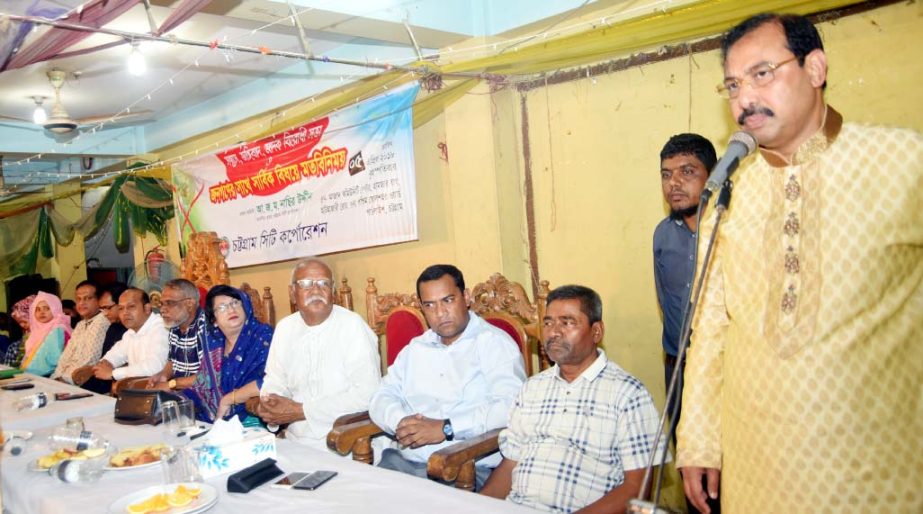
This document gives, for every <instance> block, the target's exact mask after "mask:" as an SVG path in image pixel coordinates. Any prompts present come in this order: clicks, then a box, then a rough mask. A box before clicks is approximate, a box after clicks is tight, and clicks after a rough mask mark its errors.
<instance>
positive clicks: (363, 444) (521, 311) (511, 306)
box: [327, 273, 548, 490]
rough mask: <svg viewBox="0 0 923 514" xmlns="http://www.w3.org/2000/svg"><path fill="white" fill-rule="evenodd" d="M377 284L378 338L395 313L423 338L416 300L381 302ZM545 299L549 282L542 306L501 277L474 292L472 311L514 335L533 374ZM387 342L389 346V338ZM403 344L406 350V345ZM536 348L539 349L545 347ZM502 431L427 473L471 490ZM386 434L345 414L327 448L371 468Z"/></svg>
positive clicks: (373, 303)
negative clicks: (415, 325)
mask: <svg viewBox="0 0 923 514" xmlns="http://www.w3.org/2000/svg"><path fill="white" fill-rule="evenodd" d="M374 282H375V281H374V279H372V278H369V287H368V288H367V289H366V293H367V294H366V299H367V302H368V309H369V318H368V319H369V324H370V325H371V326H372V328H373V329H374V330H375V331H376V333H378V334H382V333H386V330H387V328H386V327H387V324H388V321H389V319H390V318H391V317H393V316H394V314H395V313H403V314H398V316H401V317H404V319H405V320H409V319H410V318H408V316H410V315H411V314H415V315H416V316H419V319H418V320H417V321H418V322H420V323H421V325H422V326H421V330H420V333H422V332H423V330H425V328H424V327H425V326H426V325H425V321H423V317H422V313H420V311H419V300H418V299H417V297H416V295H407V294H395V293H392V294H388V295H381V296H379V295H378V291H377V289H376V288H375V285H374ZM547 294H548V282H547V281H543V282H541V285H540V288H539V295H538V297H539V299H540V301H539V302H536V303H532V302H530V301H529V300H528V297H527V295H526V294H525V290H524V289H523V288H522V286H521V285H520V284H517V283H515V282H510V281H508V280H507V279H506V278H505V277H503V275H501V274H499V273H495V274H494V275H492V276H491V277H490V279H489V280H488V281H487V282H484V283H481V284H477V285H476V286H475V287H474V289H473V290H472V305H471V310H473V311H474V312H476V313H477V314H478V315H480V316H482V317H483V318H484V319H485V320H487V321H488V322H489V323H491V324H493V325H494V326H497V327H499V328H501V329H503V330H505V331H506V332H507V333H508V334H510V337H512V338H513V340H514V341H515V342H516V343H517V345H518V346H519V348H520V351H521V352H522V353H523V359H524V361H525V363H526V370H527V373H529V374H531V370H532V366H531V362H532V354H531V348H532V345H533V343H535V342H536V341H541V326H542V325H541V320H542V318H543V317H544V309H545V298H546V297H547ZM408 313H409V314H408ZM402 330H403V331H404V332H397V333H398V334H401V333H407V332H409V331H410V329H408V328H406V327H405V328H404V329H402ZM386 337H388V336H386ZM411 338H412V337H411ZM409 339H410V338H408V339H407V342H409ZM388 342H389V343H390V338H389V341H388ZM404 344H405V345H406V342H405V343H404ZM389 346H390V345H389ZM537 347H538V348H541V344H538V345H537ZM388 354H389V364H390V363H391V362H393V358H391V357H390V354H391V352H390V348H389V352H388ZM395 356H396V352H395ZM539 362H541V360H540V361H539ZM500 430H501V429H496V430H492V431H490V432H487V433H485V434H483V435H481V436H478V437H475V438H472V439H468V440H466V441H463V442H461V443H458V444H455V445H452V446H449V447H447V448H443V449H442V450H439V451H437V452H435V453H434V454H433V455H432V456H431V457H430V459H429V462H428V463H427V473H428V474H429V476H431V477H434V478H438V479H440V480H443V481H446V482H455V487H457V488H460V489H467V490H473V489H474V484H475V465H474V463H475V461H476V460H478V459H480V458H482V457H485V456H487V455H489V454H491V453H493V452H496V451H498V450H499V444H498V435H499V433H500ZM383 433H384V431H383V430H382V429H381V428H379V427H378V426H377V425H375V424H374V423H372V421H371V420H370V419H369V416H368V413H367V412H361V413H353V414H347V415H345V416H341V417H340V418H339V419H337V420H336V422H334V425H333V429H332V430H331V431H330V433H329V434H328V435H327V446H328V447H329V448H330V449H331V450H333V451H335V452H337V453H339V454H341V455H347V454H349V453H350V452H352V454H353V459H354V460H357V461H360V462H365V463H367V464H372V446H371V440H372V438H373V437H375V436H377V435H380V434H383Z"/></svg>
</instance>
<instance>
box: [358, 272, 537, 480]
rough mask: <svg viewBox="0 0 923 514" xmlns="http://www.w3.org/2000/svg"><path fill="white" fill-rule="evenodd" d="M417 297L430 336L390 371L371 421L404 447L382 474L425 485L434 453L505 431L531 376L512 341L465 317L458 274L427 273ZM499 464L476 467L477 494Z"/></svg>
mask: <svg viewBox="0 0 923 514" xmlns="http://www.w3.org/2000/svg"><path fill="white" fill-rule="evenodd" d="M417 295H418V296H419V298H420V305H421V306H422V307H423V315H424V317H425V318H426V323H427V324H428V325H429V327H430V329H429V330H427V331H426V332H425V333H424V334H423V335H421V336H418V337H415V338H414V339H413V340H411V341H410V343H409V344H408V345H407V346H406V347H405V348H404V349H403V350H401V352H400V353H399V354H398V356H397V359H395V361H394V364H392V365H391V367H390V368H388V374H387V376H385V378H384V380H382V385H381V387H380V388H379V389H378V391H377V392H376V393H375V396H373V397H372V404H371V406H370V408H369V415H370V416H371V418H372V421H374V422H375V423H376V424H377V425H378V426H379V427H381V428H382V429H384V430H386V431H387V432H388V433H390V434H393V435H394V436H395V438H396V439H397V440H398V442H399V443H400V444H401V446H402V447H403V449H402V450H396V449H392V448H388V449H386V450H384V452H383V453H382V457H381V462H380V463H379V466H381V467H383V468H387V469H394V470H397V471H403V472H405V473H410V474H413V475H416V476H420V477H423V478H426V476H427V475H426V461H427V460H428V459H429V456H430V455H431V454H432V453H433V452H435V451H436V450H439V449H440V448H443V447H445V446H448V445H450V444H452V442H453V441H464V440H465V439H470V438H472V437H476V436H478V435H480V434H482V433H484V432H487V431H490V430H493V429H495V428H500V427H502V426H504V425H506V419H507V413H508V412H509V409H510V405H511V404H512V402H513V399H514V398H515V396H516V393H517V392H518V391H519V388H520V387H521V386H522V382H523V380H525V377H526V374H525V368H524V366H523V362H522V355H521V354H520V353H519V348H518V347H517V346H516V343H515V342H513V339H512V338H510V336H509V335H507V333H506V332H504V331H503V330H501V329H499V328H497V327H495V326H493V325H491V324H489V323H487V322H486V321H484V320H483V319H481V318H480V317H479V316H478V315H477V314H475V313H473V312H470V311H469V310H468V305H469V304H470V293H469V291H468V290H467V289H465V279H464V277H463V276H462V273H461V271H459V269H458V268H456V267H455V266H452V265H450V264H437V265H433V266H430V267H429V268H426V269H425V270H424V271H423V273H422V274H420V277H419V278H418V279H417ZM499 461H500V456H499V455H493V456H490V457H487V458H485V459H482V460H481V461H478V462H477V463H476V475H477V476H476V484H475V487H476V488H480V486H481V485H482V484H483V483H484V480H486V479H487V476H488V475H489V474H490V470H491V469H492V468H493V467H494V466H496V465H497V463H499Z"/></svg>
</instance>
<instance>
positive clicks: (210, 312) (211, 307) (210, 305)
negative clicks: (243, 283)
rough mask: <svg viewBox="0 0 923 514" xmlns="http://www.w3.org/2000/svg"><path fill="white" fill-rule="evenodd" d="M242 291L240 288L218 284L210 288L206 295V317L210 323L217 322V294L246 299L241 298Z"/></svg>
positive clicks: (241, 299)
mask: <svg viewBox="0 0 923 514" xmlns="http://www.w3.org/2000/svg"><path fill="white" fill-rule="evenodd" d="M240 295H241V291H240V290H239V289H234V288H233V287H231V286H228V285H224V284H218V285H217V286H214V287H212V288H211V289H209V290H208V293H207V294H206V295H205V317H206V318H207V319H208V322H209V323H214V322H215V297H216V296H230V297H231V298H237V299H238V300H240V301H243V300H244V299H243V298H241V296H240Z"/></svg>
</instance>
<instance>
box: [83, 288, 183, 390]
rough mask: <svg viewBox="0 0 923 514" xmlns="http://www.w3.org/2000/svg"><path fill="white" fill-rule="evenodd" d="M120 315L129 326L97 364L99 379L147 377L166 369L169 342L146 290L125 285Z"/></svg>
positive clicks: (120, 297)
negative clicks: (153, 311)
mask: <svg viewBox="0 0 923 514" xmlns="http://www.w3.org/2000/svg"><path fill="white" fill-rule="evenodd" d="M119 319H120V320H121V321H122V325H125V328H126V329H127V330H126V331H125V334H124V335H122V340H121V341H119V342H117V343H115V345H114V346H113V347H112V349H111V350H109V351H108V352H106V354H105V355H103V358H102V360H100V361H99V362H98V363H97V364H96V365H95V366H93V375H94V376H95V377H96V378H98V379H100V380H122V379H124V378H130V377H146V376H150V375H152V374H154V373H157V372H158V371H160V370H161V369H163V366H164V364H166V362H167V352H168V351H169V348H170V343H169V342H168V341H167V329H166V328H164V326H163V318H161V317H160V314H156V313H152V312H151V300H150V298H149V297H148V296H147V293H145V292H144V291H142V290H141V289H137V288H134V287H132V288H129V289H126V290H125V292H124V293H122V295H121V296H119Z"/></svg>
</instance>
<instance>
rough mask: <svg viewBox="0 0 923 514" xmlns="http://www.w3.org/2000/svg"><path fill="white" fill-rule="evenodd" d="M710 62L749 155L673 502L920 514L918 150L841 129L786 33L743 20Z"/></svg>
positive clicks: (705, 334)
mask: <svg viewBox="0 0 923 514" xmlns="http://www.w3.org/2000/svg"><path fill="white" fill-rule="evenodd" d="M722 50H723V55H724V75H725V80H724V83H723V84H722V85H721V86H720V88H719V89H720V91H721V92H722V93H723V94H724V95H725V96H726V97H727V98H728V100H729V106H730V109H731V113H732V115H733V116H734V118H735V119H736V120H737V123H738V124H739V125H740V127H741V128H742V129H744V130H746V131H748V132H751V133H752V134H753V135H754V136H755V137H756V140H757V141H758V142H759V145H760V152H759V155H758V156H757V157H756V158H753V159H750V160H749V161H747V162H744V163H743V164H742V166H741V169H740V171H738V173H737V175H736V178H735V187H734V200H733V203H732V204H731V208H730V210H729V211H728V213H727V215H726V220H725V221H723V224H722V226H721V229H720V232H719V234H718V239H717V244H716V247H715V255H714V262H713V264H712V267H711V269H710V270H709V271H708V276H707V280H706V283H705V286H704V289H703V292H702V300H701V303H700V305H699V307H698V310H697V314H696V318H695V320H694V325H693V331H692V345H691V347H690V352H689V360H688V364H687V366H686V374H685V380H686V383H685V394H684V396H683V415H682V417H681V418H680V424H679V431H678V440H679V445H678V453H677V467H678V468H680V470H681V472H682V474H683V481H684V487H685V490H686V495H687V496H688V497H689V499H690V500H691V501H692V503H693V504H695V505H696V507H697V508H699V509H700V510H702V511H703V512H706V513H708V512H709V509H708V508H707V506H706V505H705V500H706V498H717V497H720V499H721V508H722V510H723V511H724V512H725V513H731V514H734V513H750V512H807V511H823V512H845V511H850V512H879V511H882V512H883V511H887V512H923V495H921V494H920V493H919V484H920V483H923V451H920V445H919V441H920V434H921V433H923V414H921V412H920V408H919V406H920V405H921V404H920V392H921V391H923V344H921V339H923V323H921V320H923V279H921V277H923V215H921V212H923V211H921V209H920V205H921V204H923V187H921V184H923V137H921V135H920V134H919V133H917V132H914V131H910V130H903V129H896V128H883V127H873V126H863V125H859V124H855V123H843V118H842V116H841V115H840V114H839V113H838V112H836V111H835V110H834V109H833V108H832V107H830V106H828V105H827V104H826V103H825V101H824V86H825V84H826V79H827V55H826V54H825V52H824V49H823V43H822V42H821V39H820V35H819V34H818V32H817V30H816V29H815V28H814V26H813V25H811V23H810V22H809V21H808V20H807V19H805V18H803V17H799V16H788V15H783V16H779V15H774V14H763V15H758V16H755V17H753V18H750V19H748V20H746V21H744V22H742V23H741V24H740V25H738V26H736V27H734V28H733V29H731V30H730V32H728V33H727V35H726V36H725V38H724V41H723V45H722ZM712 230H713V220H712V219H711V218H709V219H708V220H705V219H703V221H702V226H701V227H700V230H699V234H700V237H699V240H700V241H701V242H705V241H708V239H709V238H710V236H711V232H712ZM701 254H702V252H700V255H701ZM908 444H909V448H908ZM703 476H704V477H705V478H706V481H707V485H706V487H705V488H704V489H703V487H702V478H703ZM719 484H720V488H719Z"/></svg>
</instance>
